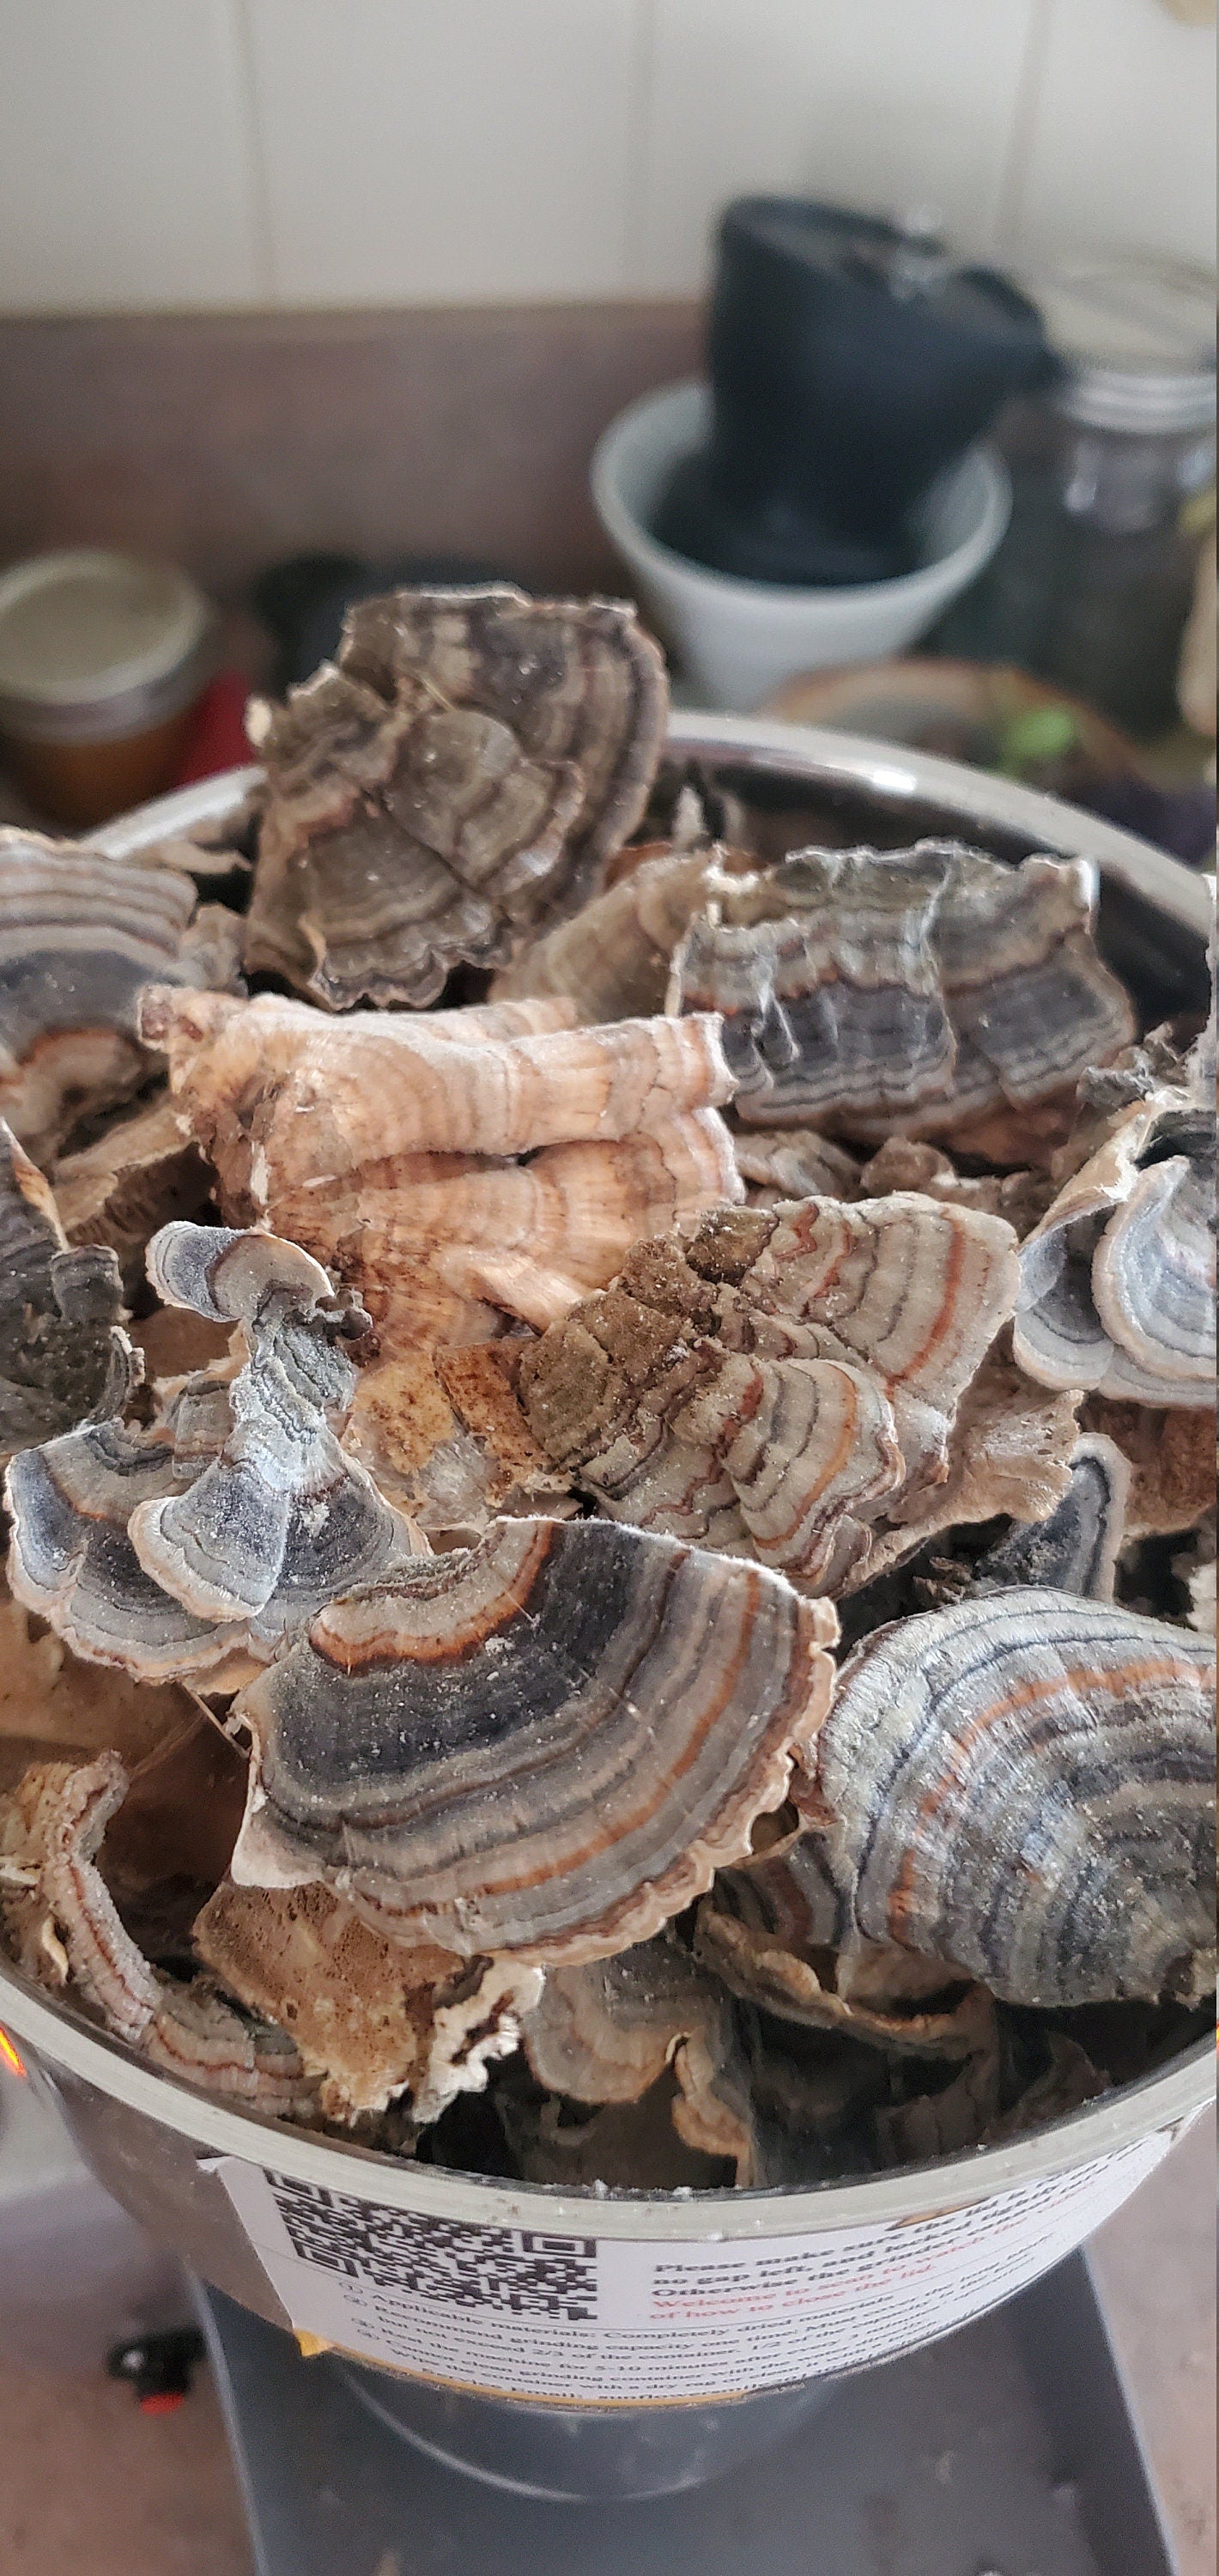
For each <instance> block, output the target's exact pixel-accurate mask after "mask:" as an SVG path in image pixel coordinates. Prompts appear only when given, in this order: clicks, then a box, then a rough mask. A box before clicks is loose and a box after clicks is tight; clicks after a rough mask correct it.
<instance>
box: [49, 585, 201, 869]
mask: <svg viewBox="0 0 1219 2576" xmlns="http://www.w3.org/2000/svg"><path fill="white" fill-rule="evenodd" d="M214 664H215V620H214V617H213V612H212V610H211V607H210V606H209V603H208V601H207V600H206V599H205V598H204V595H203V593H202V591H201V590H199V589H198V588H197V587H196V585H195V583H194V582H193V581H191V580H190V578H189V576H188V575H187V574H186V573H184V572H180V571H178V570H177V569H176V567H175V566H174V565H172V564H161V563H146V562H141V561H140V560H139V559H138V558H137V557H136V556H134V555H121V554H109V553H103V552H101V551H100V550H97V549H94V548H80V549H77V550H76V551H74V552H72V553H70V554H48V555H36V556H34V557H32V558H31V559H30V561H29V562H27V563H19V564H14V565H13V566H12V567H11V568H10V570H9V571H8V572H6V573H4V574H2V575H0V762H2V763H3V766H4V767H5V768H6V769H7V770H8V772H9V774H10V776H11V777H12V778H13V779H14V780H15V781H16V783H17V784H18V785H19V786H20V787H21V788H22V789H23V790H24V792H25V794H26V795H27V796H28V797H30V799H31V800H32V802H33V803H34V804H35V805H36V806H37V807H38V809H39V810H40V812H42V813H44V814H45V815H46V816H47V818H48V820H49V821H52V822H56V823H63V824H67V825H69V826H71V827H73V828H74V829H76V830H86V829H88V827H89V826H90V825H91V824H95V823H104V822H105V821H106V820H107V819H108V818H109V816H111V815H112V814H121V813H123V812H125V811H126V809H127V808H128V807H129V806H132V805H139V804H142V803H143V801H144V799H145V798H146V797H149V796H158V795H160V794H161V792H162V790H163V789H165V788H166V787H168V786H170V785H171V784H172V782H173V779H174V776H175V773H176V770H177V767H178V763H179V760H180V757H181V753H182V749H183V745H184V743H185V740H186V736H187V733H188V731H189V727H190V720H191V715H192V712H193V709H194V707H195V704H196V702H197V700H198V698H199V696H200V694H201V692H202V690H203V689H204V688H205V687H206V685H207V682H208V680H209V678H210V677H211V674H212V670H213V668H214Z"/></svg>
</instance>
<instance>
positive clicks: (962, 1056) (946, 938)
mask: <svg viewBox="0 0 1219 2576" xmlns="http://www.w3.org/2000/svg"><path fill="white" fill-rule="evenodd" d="M709 894H710V900H709V902H708V905H707V908H706V910H705V911H704V912H703V913H702V914H701V915H699V916H697V917H696V918H695V920H694V921H693V922H692V923H691V926H690V929H689V931H688V933H687V935H686V938H685V940H684V941H683V943H682V946H681V948H680V949H679V951H678V953H677V957H676V959H675V962H674V985H673V992H672V998H671V1007H676V1008H678V1009H680V1010H683V1011H687V1010H694V1011H699V1010H720V1011H722V1012H723V1014H724V1023H725V1048H726V1052H727V1055H728V1061H729V1063H730V1065H731V1067H732V1070H733V1072H734V1074H735V1075H736V1077H737V1083H738V1090H737V1098H736V1108H737V1114H738V1116H739V1118H740V1119H741V1121H742V1122H743V1123H744V1124H745V1125H750V1126H754V1125H756V1126H762V1127H786V1126H793V1125H794V1126H805V1125H812V1126H814V1127H822V1126H828V1127H829V1129H830V1130H831V1132H833V1133H837V1134H843V1135H846V1136H855V1137H859V1138H861V1139H872V1140H873V1141H875V1142H880V1141H881V1140H882V1139H883V1138H885V1137H886V1136H888V1135H890V1134H892V1133H894V1132H898V1133H904V1134H907V1135H913V1136H931V1135H939V1136H943V1137H945V1138H946V1139H948V1140H949V1141H951V1140H952V1138H953V1137H954V1136H956V1137H958V1138H959V1141H961V1142H962V1143H963V1144H966V1143H969V1142H970V1141H971V1139H972V1140H973V1141H974V1143H975V1146H976V1150H978V1151H985V1150H986V1142H987V1127H986V1122H987V1121H992V1122H993V1120H994V1118H995V1115H996V1113H1002V1114H1003V1116H1004V1117H1008V1116H1009V1113H1011V1112H1013V1111H1015V1112H1017V1113H1019V1115H1018V1119H1017V1121H1016V1122H1015V1125H1014V1127H1013V1139H1012V1141H1013V1147H1014V1150H1011V1151H1007V1152H1004V1151H1002V1150H1000V1151H998V1152H997V1153H996V1156H995V1159H997V1160H1000V1161H1003V1160H1007V1161H1011V1162H1015V1161H1019V1160H1021V1159H1025V1158H1026V1157H1025V1156H1023V1155H1022V1153H1021V1149H1020V1144H1019V1142H1017V1141H1016V1139H1017V1138H1018V1137H1019V1136H1020V1135H1021V1134H1022V1135H1023V1137H1024V1139H1025V1140H1026V1142H1027V1140H1028V1139H1029V1138H1030V1136H1031V1134H1032V1131H1033V1129H1034V1127H1036V1126H1037V1125H1038V1123H1039V1117H1038V1118H1035V1117H1033V1115H1032V1113H1040V1112H1041V1110H1042V1109H1043V1108H1045V1109H1047V1110H1048V1111H1049V1112H1052V1113H1053V1115H1052V1116H1051V1118H1050V1130H1052V1128H1053V1126H1054V1122H1055V1120H1056V1119H1057V1120H1058V1129H1059V1136H1060V1137H1061V1134H1064V1133H1065V1132H1066V1127H1067V1125H1069V1122H1070V1112H1071V1108H1072V1106H1073V1101H1074V1086H1075V1083H1076V1081H1077V1079H1078V1077H1079V1075H1080V1074H1081V1073H1082V1072H1083V1070H1084V1068H1085V1067H1086V1066H1088V1065H1095V1064H1098V1063H1103V1062H1104V1061H1105V1060H1106V1059H1107V1058H1108V1057H1110V1056H1112V1055H1115V1054H1116V1053H1117V1052H1118V1050H1119V1049H1120V1048H1121V1047H1123V1046H1124V1045H1126V1043H1127V1042H1128V1040H1129V1039H1130V1037H1131V1036H1132V1034H1133V1020H1132V1016H1131V1010H1130V1004H1129V1001H1128V999H1127V996H1126V994H1125V992H1124V990H1123V988H1122V986H1121V985H1120V984H1119V983H1118V982H1117V980H1116V978H1115V977H1114V976H1113V975H1111V974H1110V973H1109V971H1108V969H1107V968H1106V967H1105V966H1104V965H1103V964H1102V962H1101V960H1100V957H1099V956H1098V954H1097V951H1096V949H1095V947H1094V944H1093V940H1092V928H1091V922H1092V890H1091V879H1090V875H1089V871H1088V869H1087V867H1086V866H1085V865H1084V863H1083V862H1082V861H1078V860H1073V861H1070V862H1067V863H1062V862H1060V861H1057V860H1054V859H1049V858H1043V857H1034V858H1029V859H1026V860H1024V861H1023V863H1022V864H1021V865H1020V866H1019V867H1016V868H1009V867H1005V866H1004V865H1002V864H1001V862H1000V861H998V860H996V859H991V858H987V857H986V856H985V855H984V854H983V853H982V852H980V851H976V850H968V849H964V848H962V847H961V846H960V845H959V844H957V843H954V842H938V841H920V842H919V843H917V844H916V846H915V847H914V848H913V849H910V850H899V851H881V852H877V851H871V850H816V849H809V850H797V851H793V852H792V854H791V855H790V856H789V857H788V858H786V859H784V860H783V861H782V862H781V863H780V864H779V865H778V866H777V867H774V868H771V869H769V870H766V871H764V872H759V873H758V874H757V875H756V876H754V877H753V878H732V877H728V876H726V875H721V876H719V877H718V878H716V879H715V880H714V881H713V883H712V885H711V887H710V888H709ZM1059 1103H1061V1104H1062V1116H1061V1119H1059V1117H1058V1104H1059ZM1009 1123H1010V1119H1009ZM1047 1132H1049V1130H1048V1131H1047ZM990 1141H992V1142H993V1143H996V1144H998V1145H1001V1144H1002V1139H1001V1138H1000V1137H999V1136H998V1134H997V1132H996V1135H995V1136H994V1137H993V1138H992V1139H991V1140H990Z"/></svg>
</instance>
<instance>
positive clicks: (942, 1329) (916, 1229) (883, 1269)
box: [519, 1196, 1017, 1591]
mask: <svg viewBox="0 0 1219 2576" xmlns="http://www.w3.org/2000/svg"><path fill="white" fill-rule="evenodd" d="M1016 1279H1017V1272H1016V1264H1015V1250H1014V1237H1013V1235H1012V1233H1011V1230H1010V1228H1009V1227H1008V1226H1006V1225H1005V1224H1003V1223H1002V1222H1001V1221H1000V1220H998V1219H996V1218H993V1217H986V1216H978V1215H974V1214H973V1213H971V1212H965V1211H961V1210H957V1209H951V1208H943V1207H939V1206H937V1205H935V1204H934V1203H933V1202H932V1201H930V1200H927V1199H919V1198H916V1197H913V1196H907V1197H893V1198H889V1199H878V1200H870V1201H867V1200H865V1201H862V1202H858V1203H856V1204H854V1205H845V1204H844V1203H843V1202H841V1201H839V1200H828V1199H805V1200H802V1201H800V1202H798V1203H796V1204H793V1205H780V1206H778V1207H775V1208H770V1209H745V1210H740V1211H734V1210H724V1211H721V1212H720V1213H719V1214H717V1215H714V1216H711V1217H709V1218H706V1219H705V1220H704V1222H703V1224H702V1225H701V1226H700V1227H699V1229H698V1231H697V1233H696V1234H695V1235H694V1236H693V1238H692V1240H691V1241H689V1242H688V1243H685V1244H679V1243H677V1242H675V1241H673V1240H669V1241H659V1242H652V1243H648V1244H643V1245H640V1246H639V1247H638V1249H637V1250H636V1251H635V1252H634V1253H633V1254H632V1255H631V1257H630V1260H629V1261H628V1262H627V1264H626V1267H625V1269H624V1270H623V1271H622V1273H621V1275H620V1277H619V1279H618V1282H617V1284H616V1285H615V1286H614V1287H613V1288H612V1289H609V1290H606V1291H604V1292H603V1293H602V1294H600V1295H598V1296H595V1297H591V1298H589V1299H587V1300H586V1301H585V1302H584V1303H583V1304H582V1305H580V1306H578V1307H576V1308H575V1310H574V1311H573V1312H572V1314H570V1315H569V1316H568V1317H566V1319H565V1320H564V1321H563V1322H562V1323H561V1324H558V1325H555V1326H553V1327H552V1328H551V1330H550V1331H549V1332H548V1333H546V1334H545V1335H544V1336H543V1338H542V1340H541V1341H540V1342H539V1343H537V1344H536V1345H533V1346H532V1347H530V1348H528V1349H526V1350H525V1351H524V1352H523V1354H522V1357H521V1361H520V1367H519V1388H520V1395H521V1401H522V1404H523V1406H524V1409H525V1412H526V1414H527V1416H528V1419H529V1423H530V1426H531V1428H532V1430H533V1432H534V1434H535V1437H536V1438H537V1439H538V1441H539V1442H540V1443H541V1445H542V1447H543V1448H544V1449H545V1450H546V1452H547V1455H548V1456H549V1457H550V1458H552V1459H553V1460H554V1461H555V1462H556V1464H559V1465H562V1466H565V1467H566V1468H567V1469H568V1470H569V1472H570V1473H571V1475H572V1476H573V1478H574V1479H575V1480H576V1481H577V1482H578V1483H579V1484H580V1485H581V1486H582V1487H583V1488H584V1490H585V1491H587V1492H588V1493H590V1494H592V1495H593V1497H594V1499H595V1500H596V1502H597V1503H598V1505H599V1507H600V1509H601V1510H602V1511H604V1512H606V1513H608V1514H610V1515H611V1516H612V1517H613V1518H615V1519H620V1520H623V1521H630V1522H633V1523H635V1524H636V1525H637V1526H639V1527H640V1528H644V1529H658V1530H666V1531H669V1532H671V1533H672V1534H673V1535H674V1536H679V1537H682V1538H685V1539H690V1540H693V1541H695V1542H696V1543H698V1544H699V1545H706V1546H710V1547H714V1548H722V1549H724V1550H726V1551H727V1552H729V1553H731V1554H734V1555H742V1556H756V1557H757V1558H758V1559H759V1560H760V1561H761V1562H763V1563H765V1564H770V1565H774V1566H776V1567H777V1568H778V1569H780V1570H781V1571H782V1572H783V1573H784V1574H786V1575H787V1576H788V1577H789V1578H790V1579H791V1580H793V1581H796V1582H798V1583H799V1584H800V1585H801V1587H802V1588H805V1589H808V1590H825V1591H828V1590H832V1589H836V1588H838V1587H839V1586H841V1585H842V1584H843V1582H844V1581H846V1580H847V1579H848V1577H849V1578H850V1579H852V1580H862V1579H863V1575H864V1572H865V1570H866V1569H867V1567H868V1564H869V1561H870V1557H871V1553H872V1550H873V1547H874V1544H875V1538H874V1524H876V1523H878V1522H879V1521H880V1520H881V1518H882V1516H884V1515H886V1514H888V1513H890V1512H891V1511H892V1509H893V1498H894V1497H896V1496H898V1495H901V1494H905V1493H907V1492H910V1491H913V1492H915V1493H917V1492H918V1490H919V1489H920V1487H921V1486H922V1485H923V1484H924V1483H929V1484H930V1485H931V1486H932V1487H933V1488H934V1487H935V1484H936V1482H937V1479H941V1478H942V1477H943V1474H944V1467H945V1458H946V1452H947V1444H948V1439H949V1434H950V1429H951V1425H952V1421H953V1417H954V1415H955V1412H956V1408H957V1405H958V1403H959V1401H960V1399H961V1397H962V1395H963V1393H964V1391H965V1389H966V1388H967V1387H968V1386H969V1384H970V1381H971V1380H972V1379H973V1377H974V1375H975V1372H976V1371H977V1369H978V1366H979V1363H980V1362H981V1360H982V1358H983V1354H984V1353H985V1351H986V1349H987V1345H988V1344H989V1343H990V1341H991V1340H992V1339H993V1337H994V1334H995V1333H996V1331H997V1330H998V1328H999V1326H1000V1324H1001V1323H1002V1322H1003V1320H1004V1318H1005V1316H1006V1315H1008V1314H1009V1313H1010V1311H1011V1306H1012V1302H1013V1300H1014V1297H1015V1292H1016Z"/></svg>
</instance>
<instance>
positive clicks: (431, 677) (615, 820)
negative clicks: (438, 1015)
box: [246, 587, 668, 1010]
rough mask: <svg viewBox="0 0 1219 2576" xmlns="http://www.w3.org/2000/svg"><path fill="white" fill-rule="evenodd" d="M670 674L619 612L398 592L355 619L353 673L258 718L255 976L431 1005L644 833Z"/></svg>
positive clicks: (328, 677)
mask: <svg viewBox="0 0 1219 2576" xmlns="http://www.w3.org/2000/svg"><path fill="white" fill-rule="evenodd" d="M667 706H668V690H667V685H666V681H665V674H664V663H663V660H662V658H661V655H660V653H659V650H658V648H657V647H656V645H655V644H653V642H652V641H651V638H650V637H649V636H647V635H645V634H643V633H642V631H641V630H640V628H639V627H638V626H637V624H636V622H635V612H634V610H633V608H632V607H631V606H630V605H629V604H628V603H625V602H621V601H611V600H530V599H528V598H526V596H525V595H524V593H523V592H520V591H515V590H511V589H508V588H505V587H494V588H490V589H486V590H481V591H480V590H469V589H462V590H448V591H446V590H434V591H427V590H419V591H409V590H407V591H398V592H395V593H392V594H390V595H389V596H388V597H385V598H382V599H372V600H365V601H363V602H361V603H360V604H359V605H358V606H357V607H355V608H353V609H352V611H351V612H350V614H349V616H348V619H347V622H346V625H345V627H344V630H343V639H342V642H341V644H340V646H339V653H338V665H337V668H336V667H335V666H334V665H331V664H327V663H324V664H323V665H322V668H321V670H320V671H318V672H317V673H316V674H315V675H314V677H313V678H312V679H311V680H308V681H306V682H305V684H304V686H303V687H301V688H298V689H294V690H293V691H292V692H291V694H290V697H289V700H288V704H287V705H286V706H285V707H282V708H276V709H271V708H266V707H260V708H256V709H255V710H254V712H253V716H252V719H251V732H252V738H253V739H254V741H255V743H256V746H257V748H258V749H259V750H260V751H261V752H262V755H263V758H264V760H265V762H266V765H267V772H268V797H267V804H266V809H265V812H264V814H263V817H262V822H261V828H260V833H259V850H258V863H257V867H256V870H255V878H254V892H253V901H252V904H251V908H250V919H249V930H248V939H247V949H246V955H247V960H248V962H249V963H250V964H251V965H254V966H270V967H273V968H275V969H276V970H277V971H279V972H280V973H282V974H285V975H287V976H288V977H289V979H290V980H291V981H292V982H293V983H294V984H296V985H297V986H298V987H299V988H300V989H301V990H304V991H307V992H309V993H310V994H311V995H313V996H314V998H315V999H316V1000H318V1001H319V1002H321V1003H323V1004H324V1005H325V1006H326V1008H328V1009H330V1010H345V1009H348V1008H349V1007H350V1006H351V1005H352V1004H353V1003H355V1002H359V1001H361V1000H364V999H369V1000H373V1001H376V1002H379V1003H382V1004H384V1003H399V1002H405V1003H409V1004H410V1005H412V1006H413V1007H415V1008H423V1007H426V1006H427V1005H428V1004H429V1003H431V1002H434V1001H435V1000H436V999H437V996H438V995H439V993H440V991H441V990H442V987H443V985H444V983H445V980H446V977H447V976H448V974H449V973H450V971H451V970H452V968H453V967H454V966H456V965H459V964H461V963H463V962H468V963H470V964H473V965H477V966H490V965H497V964H502V963H503V962H504V960H505V959H506V957H507V956H508V954H509V952H510V949H511V945H512V941H513V937H514V935H519V933H520V932H521V930H522V929H523V928H524V927H525V926H526V925H528V924H529V923H530V922H531V921H534V920H536V918H537V917H538V914H539V911H540V909H541V908H542V906H543V905H544V904H545V902H546V901H547V900H548V899H549V898H551V897H553V895H554V894H555V893H556V892H557V890H558V889H559V888H560V887H562V886H564V885H565V884H566V883H567V882H568V881H569V880H570V879H573V878H576V879H578V880H581V881H584V882H587V880H588V878H589V877H590V876H591V874H592V873H593V872H594V871H595V868H596V865H597V862H598V860H599V859H600V858H601V857H603V856H604V855H605V854H606V853H607V852H608V851H610V850H613V849H616V848H617V846H618V844H619V842H620V841H623V840H625V839H626V837H627V835H628V833H630V832H631V831H632V830H633V829H634V827H635V825H636V823H637V822H638V821H639V818H640V815H641V814H642V812H643V808H644V805H645V803H646V801H647V795H648V790H649V787H650V785H651V780H652V776H653V773H654V770H655V767H656V763H657V760H658V758H659V755H660V747H661V742H662V739H663V734H664V725H665V717H666V713H667Z"/></svg>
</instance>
